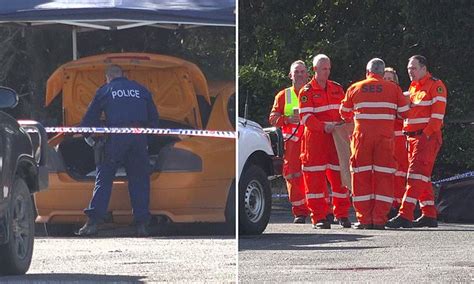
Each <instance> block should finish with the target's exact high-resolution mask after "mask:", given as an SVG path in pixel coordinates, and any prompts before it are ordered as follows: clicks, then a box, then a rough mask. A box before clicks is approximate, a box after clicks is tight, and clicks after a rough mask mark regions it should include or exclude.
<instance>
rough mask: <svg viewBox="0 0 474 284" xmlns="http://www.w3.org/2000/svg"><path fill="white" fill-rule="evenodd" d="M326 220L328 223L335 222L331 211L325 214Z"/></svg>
mask: <svg viewBox="0 0 474 284" xmlns="http://www.w3.org/2000/svg"><path fill="white" fill-rule="evenodd" d="M326 220H327V221H328V222H329V224H337V222H336V220H334V214H332V213H329V214H327V215H326Z"/></svg>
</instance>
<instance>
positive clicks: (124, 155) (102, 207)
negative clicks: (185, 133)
mask: <svg viewBox="0 0 474 284" xmlns="http://www.w3.org/2000/svg"><path fill="white" fill-rule="evenodd" d="M105 76H106V79H107V84H105V85H104V86H102V87H100V88H99V89H98V90H97V92H96V95H95V97H94V99H93V101H92V103H91V104H90V105H89V108H88V109H87V112H86V114H85V116H84V118H83V120H82V122H81V126H82V127H92V126H99V125H100V118H101V115H102V113H103V112H104V113H105V124H106V126H107V127H157V126H158V112H157V110H156V106H155V104H154V102H153V99H152V95H151V94H150V92H149V91H148V90H147V89H146V88H144V87H143V86H141V85H140V84H138V83H137V82H135V81H130V80H128V79H127V78H125V77H123V71H122V69H121V68H120V67H119V66H117V65H110V66H108V67H107V69H106V72H105ZM104 150H105V153H104V159H103V161H102V162H101V163H100V164H99V165H98V166H97V176H96V182H95V188H94V192H93V197H92V200H91V202H90V204H89V207H88V208H86V209H85V210H84V212H85V213H86V215H87V216H88V221H87V223H86V224H85V225H84V226H83V227H82V228H81V229H80V230H79V231H78V233H77V235H79V236H89V235H95V234H97V232H98V229H97V224H98V223H99V222H100V221H101V220H102V218H103V217H104V215H105V214H106V212H107V207H108V204H109V200H110V194H111V191H112V182H113V179H114V177H115V173H116V171H117V168H118V167H120V166H122V165H123V166H124V167H125V170H126V172H127V176H128V186H129V194H130V200H131V204H132V208H133V215H134V220H135V224H136V228H137V235H138V236H140V237H143V236H147V235H148V231H147V227H146V224H147V222H148V219H149V218H150V213H149V209H148V206H149V199H150V176H149V166H148V165H149V157H148V149H147V136H145V135H137V134H111V135H110V136H108V137H107V139H106V142H105V147H104Z"/></svg>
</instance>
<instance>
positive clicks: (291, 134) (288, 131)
mask: <svg viewBox="0 0 474 284" xmlns="http://www.w3.org/2000/svg"><path fill="white" fill-rule="evenodd" d="M289 76H290V79H291V81H292V82H293V85H292V86H291V87H288V88H285V89H283V90H281V91H280V92H278V94H277V95H276V96H275V102H274V104H273V108H272V111H271V112H270V116H269V118H268V121H269V122H270V124H271V125H273V126H275V127H280V128H281V130H282V133H283V138H284V140H285V142H284V147H285V154H284V156H283V160H284V162H283V176H284V178H285V180H286V189H287V190H288V197H289V199H290V203H291V211H292V213H293V216H294V220H293V223H296V224H304V223H305V222H306V217H307V216H308V215H309V210H308V208H307V207H306V198H305V193H304V184H303V177H302V175H301V161H300V151H301V136H302V134H303V126H302V125H301V123H300V118H299V115H298V113H299V112H298V94H299V91H300V89H301V88H302V87H303V86H304V85H305V84H306V83H307V82H308V71H307V70H306V65H305V63H304V62H303V61H301V60H297V61H295V62H293V63H292V64H291V66H290V73H289Z"/></svg>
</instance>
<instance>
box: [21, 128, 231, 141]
mask: <svg viewBox="0 0 474 284" xmlns="http://www.w3.org/2000/svg"><path fill="white" fill-rule="evenodd" d="M44 129H45V131H46V133H73V134H80V133H90V134H153V135H187V136H201V137H217V138H231V139H235V138H236V134H235V132H234V131H220V130H198V129H172V128H132V127H45V128H44ZM25 131H26V132H29V133H32V132H37V130H36V129H33V128H26V129H25Z"/></svg>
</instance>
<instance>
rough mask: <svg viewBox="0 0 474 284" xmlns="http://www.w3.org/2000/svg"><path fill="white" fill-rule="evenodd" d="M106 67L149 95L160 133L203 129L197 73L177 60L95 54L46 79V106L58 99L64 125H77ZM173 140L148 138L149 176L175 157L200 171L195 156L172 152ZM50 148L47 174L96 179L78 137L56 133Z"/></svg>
mask: <svg viewBox="0 0 474 284" xmlns="http://www.w3.org/2000/svg"><path fill="white" fill-rule="evenodd" d="M109 64H117V65H119V66H121V67H122V68H123V70H124V73H125V76H126V77H127V78H129V79H131V80H135V81H137V82H139V83H140V84H142V85H144V86H145V87H147V89H148V90H149V91H150V92H151V93H152V95H153V100H154V102H155V104H156V106H157V109H158V112H159V115H160V123H159V127H160V128H180V129H204V128H205V125H206V123H207V119H208V116H209V112H210V99H209V91H208V88H207V82H206V79H205V77H204V75H203V74H202V72H201V71H200V70H199V68H198V67H197V66H196V65H194V64H192V63H189V62H187V61H184V60H181V59H178V58H173V57H169V56H162V55H155V54H143V53H140V54H136V53H120V54H105V55H97V56H91V57H85V58H82V59H79V60H76V61H72V62H69V63H66V64H64V65H62V66H61V67H59V68H58V69H57V70H56V71H55V72H54V73H53V74H52V75H51V76H50V78H49V79H48V82H47V90H46V99H45V104H46V106H48V105H50V104H51V102H52V101H53V100H54V99H55V98H56V97H58V96H59V95H62V104H63V105H62V107H63V125H64V126H76V125H78V124H79V123H80V121H81V119H82V117H83V116H84V113H85V112H86V110H87V107H88V105H89V103H90V102H91V101H92V99H93V97H94V95H95V92H96V90H97V89H98V88H99V87H100V86H101V85H103V84H105V75H104V71H105V68H106V66H107V65H109ZM97 126H100V125H97ZM177 141H180V138H179V137H177V136H161V135H160V136H149V153H150V167H151V169H152V170H153V171H160V170H162V169H163V168H164V167H166V168H168V169H169V168H170V163H173V160H175V159H177V158H178V157H181V158H186V159H190V160H192V161H193V162H194V163H195V165H193V166H194V169H198V168H199V165H198V164H199V161H200V160H199V157H196V155H195V154H193V153H185V152H186V151H185V150H183V149H176V148H175V147H173V146H174V144H175V143H176V142H177ZM49 145H50V146H52V147H51V148H50V156H49V163H48V165H49V168H50V171H57V172H62V171H66V172H68V173H69V175H70V176H71V177H73V178H75V179H93V178H95V163H94V153H93V149H92V148H91V147H90V146H88V145H87V144H86V143H85V141H84V139H83V137H82V136H81V135H70V134H69V135H65V134H58V135H56V136H55V137H52V138H51V139H50V140H49ZM165 163H166V165H164V164H165ZM171 168H173V166H172V165H171ZM176 170H177V171H179V169H176ZM117 176H125V173H124V171H123V169H119V170H118V171H117Z"/></svg>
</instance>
